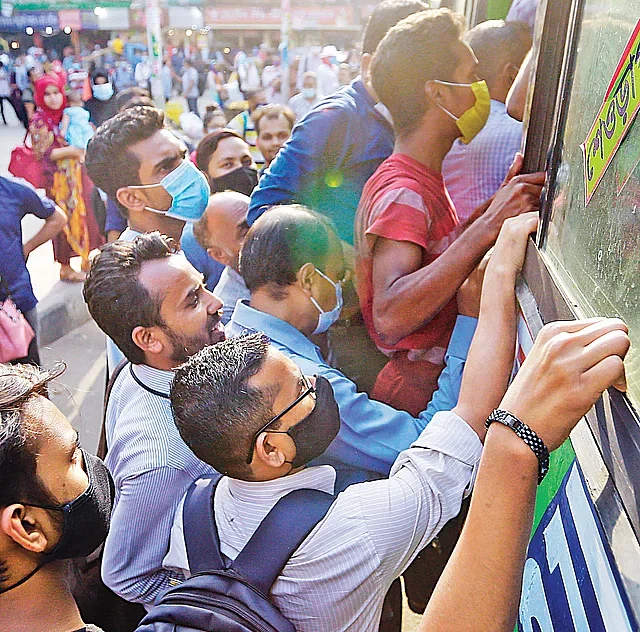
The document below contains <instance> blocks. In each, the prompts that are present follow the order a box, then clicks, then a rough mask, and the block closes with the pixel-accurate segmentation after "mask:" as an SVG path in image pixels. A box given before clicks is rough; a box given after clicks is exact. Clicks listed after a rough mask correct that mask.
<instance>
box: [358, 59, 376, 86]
mask: <svg viewBox="0 0 640 632" xmlns="http://www.w3.org/2000/svg"><path fill="white" fill-rule="evenodd" d="M372 59H373V55H372V54H371V53H362V56H361V57H360V76H361V77H362V81H364V83H370V82H371V74H370V72H369V71H370V70H371V61H372Z"/></svg>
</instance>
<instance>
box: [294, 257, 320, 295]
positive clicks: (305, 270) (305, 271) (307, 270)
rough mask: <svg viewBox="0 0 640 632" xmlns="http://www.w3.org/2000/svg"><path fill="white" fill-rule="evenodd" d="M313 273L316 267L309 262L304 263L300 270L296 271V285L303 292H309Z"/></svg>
mask: <svg viewBox="0 0 640 632" xmlns="http://www.w3.org/2000/svg"><path fill="white" fill-rule="evenodd" d="M315 272H316V267H315V266H314V265H313V263H311V262H308V263H305V264H304V265H303V266H302V267H301V268H300V270H298V274H297V275H296V276H297V278H298V285H300V287H301V288H302V289H303V290H307V291H308V292H311V285H312V283H313V276H314V274H315Z"/></svg>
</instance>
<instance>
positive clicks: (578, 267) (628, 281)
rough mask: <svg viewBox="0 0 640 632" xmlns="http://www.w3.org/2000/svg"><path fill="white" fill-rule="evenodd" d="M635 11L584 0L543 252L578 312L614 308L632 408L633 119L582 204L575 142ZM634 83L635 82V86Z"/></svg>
mask: <svg viewBox="0 0 640 632" xmlns="http://www.w3.org/2000/svg"><path fill="white" fill-rule="evenodd" d="M638 16H640V0H606V1H603V0H585V3H584V14H583V18H582V24H581V30H580V35H579V42H578V47H577V54H576V60H575V61H576V64H575V72H574V74H573V85H572V87H571V92H570V100H569V103H568V112H567V119H566V126H565V129H564V133H563V136H562V138H561V139H560V141H559V142H560V143H561V152H560V162H559V164H558V165H556V169H557V170H558V171H557V182H556V186H555V189H554V191H552V192H550V197H551V198H552V202H551V220H550V223H549V226H548V232H547V235H546V242H545V246H544V256H545V259H546V260H547V263H548V264H549V266H550V267H551V269H552V270H553V272H554V273H555V275H556V276H557V278H558V281H559V283H560V285H561V287H562V289H563V290H564V291H565V292H566V294H567V296H568V298H569V300H570V301H571V303H573V305H574V307H575V308H576V311H577V312H578V314H579V315H580V316H593V315H600V316H620V317H621V318H623V319H624V320H625V322H626V323H627V324H628V325H629V329H630V333H631V340H632V347H631V351H630V353H629V355H628V360H627V362H626V367H627V381H628V386H629V393H628V394H629V396H630V398H631V400H632V401H633V403H634V405H635V408H636V410H640V124H638V122H637V121H636V122H635V123H634V125H633V126H632V127H631V130H630V132H629V134H628V135H627V137H626V139H625V140H624V141H623V142H622V144H621V145H620V147H619V149H618V151H617V153H616V154H615V157H614V158H613V161H612V162H611V164H610V165H609V167H608V169H607V171H606V172H605V174H604V177H603V179H602V181H601V182H600V184H599V186H598V187H597V189H596V190H595V192H594V193H593V196H592V197H591V199H590V201H589V203H588V204H586V205H585V191H584V187H585V176H584V163H583V156H582V150H581V148H580V145H581V143H583V142H584V141H585V139H586V138H587V134H588V133H589V130H590V128H591V126H592V124H593V122H594V120H595V119H596V116H597V114H598V111H599V109H600V106H601V105H602V102H603V99H604V96H605V92H606V90H607V87H608V85H609V82H610V80H611V78H612V76H613V74H614V72H615V69H616V66H617V64H618V61H619V59H620V57H621V55H622V53H623V51H624V49H625V46H626V44H627V41H628V39H629V37H630V35H631V33H632V31H633V30H634V28H635V25H636V21H637V19H638ZM635 89H636V90H640V85H636V86H635Z"/></svg>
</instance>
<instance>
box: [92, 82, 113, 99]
mask: <svg viewBox="0 0 640 632" xmlns="http://www.w3.org/2000/svg"><path fill="white" fill-rule="evenodd" d="M91 91H92V92H93V96H94V97H95V98H96V99H98V101H108V100H109V99H110V98H111V97H112V96H113V85H111V84H110V83H100V84H94V85H93V87H92V88H91Z"/></svg>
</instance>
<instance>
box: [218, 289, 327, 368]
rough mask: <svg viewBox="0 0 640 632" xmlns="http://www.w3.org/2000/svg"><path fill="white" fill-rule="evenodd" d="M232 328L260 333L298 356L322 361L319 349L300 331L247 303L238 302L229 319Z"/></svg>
mask: <svg viewBox="0 0 640 632" xmlns="http://www.w3.org/2000/svg"><path fill="white" fill-rule="evenodd" d="M230 324H231V325H232V328H233V329H235V328H236V327H240V328H242V329H249V330H251V331H262V332H263V333H265V334H266V335H267V336H268V337H269V338H270V339H271V340H273V341H274V342H277V343H279V344H281V345H282V346H283V347H287V348H288V349H291V351H293V352H295V353H297V354H298V355H301V356H304V357H305V358H308V359H309V360H312V361H314V362H317V361H318V359H320V360H322V355H321V354H320V349H318V347H316V345H314V344H313V342H311V340H309V339H308V338H307V337H306V336H305V335H304V334H303V333H302V332H301V331H298V330H297V329H296V328H295V327H294V326H293V325H290V324H289V323H286V322H285V321H284V320H280V319H279V318H276V317H275V316H271V315H270V314H265V313H264V312H260V311H258V310H257V309H254V308H253V307H250V306H249V303H248V301H238V303H237V304H236V308H235V309H234V310H233V316H232V317H231V323H230Z"/></svg>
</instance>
